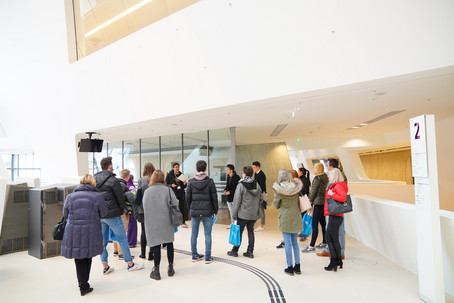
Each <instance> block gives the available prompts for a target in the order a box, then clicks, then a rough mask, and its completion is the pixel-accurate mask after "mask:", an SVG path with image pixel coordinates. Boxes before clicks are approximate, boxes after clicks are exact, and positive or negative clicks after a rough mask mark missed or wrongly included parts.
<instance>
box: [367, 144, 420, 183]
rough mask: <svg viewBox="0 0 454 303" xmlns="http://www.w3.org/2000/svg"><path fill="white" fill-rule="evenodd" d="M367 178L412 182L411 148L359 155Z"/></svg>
mask: <svg viewBox="0 0 454 303" xmlns="http://www.w3.org/2000/svg"><path fill="white" fill-rule="evenodd" d="M360 159H361V162H362V163H363V166H364V170H365V171H366V174H367V176H368V177H369V179H374V180H388V181H405V182H406V183H407V184H413V178H412V175H411V150H409V149H408V150H402V151H395V152H384V153H376V154H370V155H360Z"/></svg>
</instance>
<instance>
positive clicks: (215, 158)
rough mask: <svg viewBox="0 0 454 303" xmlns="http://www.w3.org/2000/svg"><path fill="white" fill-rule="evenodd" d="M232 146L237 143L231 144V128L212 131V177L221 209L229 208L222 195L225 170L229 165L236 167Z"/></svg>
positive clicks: (210, 150)
mask: <svg viewBox="0 0 454 303" xmlns="http://www.w3.org/2000/svg"><path fill="white" fill-rule="evenodd" d="M232 145H233V146H235V143H232V142H231V136H230V129H229V128H223V129H216V130H210V147H209V152H210V153H209V154H210V177H211V178H212V179H213V180H214V183H215V185H216V189H217V192H218V201H219V207H222V208H226V207H227V200H226V199H225V196H224V195H222V193H223V191H224V188H225V185H226V180H227V179H226V175H225V168H226V166H227V164H233V165H235V163H234V162H235V161H234V159H232ZM236 169H237V168H236ZM240 176H241V174H240Z"/></svg>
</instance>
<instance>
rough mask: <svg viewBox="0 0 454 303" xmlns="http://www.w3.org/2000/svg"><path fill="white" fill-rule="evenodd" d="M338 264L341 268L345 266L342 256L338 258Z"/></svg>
mask: <svg viewBox="0 0 454 303" xmlns="http://www.w3.org/2000/svg"><path fill="white" fill-rule="evenodd" d="M337 265H338V266H339V268H340V269H342V267H344V262H342V258H339V259H337Z"/></svg>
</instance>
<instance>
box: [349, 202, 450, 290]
mask: <svg viewBox="0 0 454 303" xmlns="http://www.w3.org/2000/svg"><path fill="white" fill-rule="evenodd" d="M352 197H353V200H352V202H353V209H354V211H353V212H352V213H350V214H348V215H346V218H345V228H346V232H347V233H348V234H349V235H350V236H352V237H353V238H355V239H357V240H359V241H360V242H362V243H364V244H365V245H367V246H369V247H370V248H372V249H374V250H376V251H377V252H379V253H381V254H383V255H384V256H386V257H388V258H389V259H391V260H393V261H394V262H396V263H398V264H400V265H401V266H402V267H404V268H405V269H407V270H409V271H411V272H412V273H414V274H415V275H418V258H417V247H416V224H417V222H416V209H415V205H412V204H407V203H401V202H396V201H389V200H382V199H377V198H374V197H369V196H363V195H353V196H352ZM441 233H442V235H441V236H442V251H443V260H442V264H443V270H444V281H445V291H446V292H447V293H448V294H450V295H454V213H453V212H448V211H441ZM346 249H347V250H348V247H347V248H346Z"/></svg>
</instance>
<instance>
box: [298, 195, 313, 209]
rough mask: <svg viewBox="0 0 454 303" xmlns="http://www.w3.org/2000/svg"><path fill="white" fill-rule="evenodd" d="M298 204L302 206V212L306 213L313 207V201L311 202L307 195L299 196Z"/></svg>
mask: <svg viewBox="0 0 454 303" xmlns="http://www.w3.org/2000/svg"><path fill="white" fill-rule="evenodd" d="M298 202H299V206H300V212H302V213H304V212H305V211H306V210H308V209H309V208H311V207H312V205H311V201H309V198H308V197H307V195H303V196H299V197H298Z"/></svg>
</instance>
